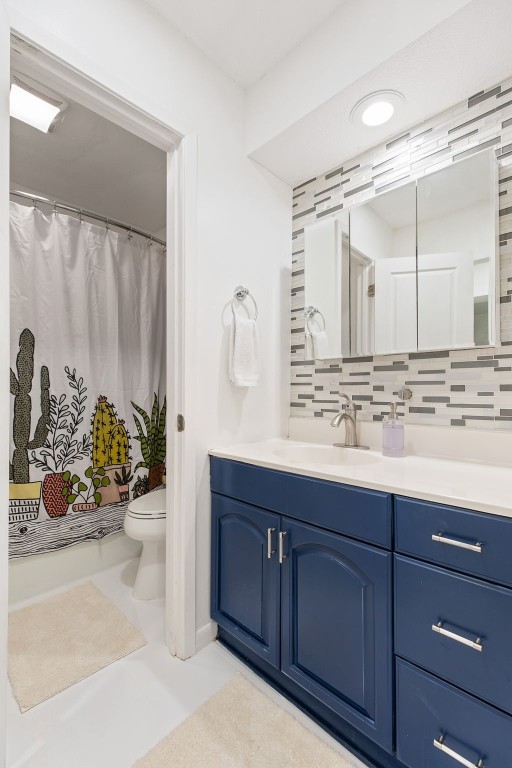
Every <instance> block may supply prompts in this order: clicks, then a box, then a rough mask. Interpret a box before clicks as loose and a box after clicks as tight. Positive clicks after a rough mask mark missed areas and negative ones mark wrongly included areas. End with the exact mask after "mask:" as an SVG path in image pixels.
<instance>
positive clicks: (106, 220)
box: [105, 219, 110, 231]
mask: <svg viewBox="0 0 512 768" xmlns="http://www.w3.org/2000/svg"><path fill="white" fill-rule="evenodd" d="M105 229H106V230H107V231H108V230H109V229H110V224H109V220H108V219H105Z"/></svg>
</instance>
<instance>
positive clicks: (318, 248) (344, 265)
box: [304, 211, 350, 360]
mask: <svg viewBox="0 0 512 768" xmlns="http://www.w3.org/2000/svg"><path fill="white" fill-rule="evenodd" d="M348 229H349V217H348V212H346V211H343V213H342V215H341V216H337V217H336V218H326V219H321V220H320V221H317V222H315V224H312V225H311V226H310V227H307V228H306V229H305V232H304V303H305V304H304V305H305V312H304V329H305V355H306V359H307V360H308V359H317V360H325V359H327V358H329V357H342V356H344V355H349V354H350V335H349V328H350V322H349V239H348Z"/></svg>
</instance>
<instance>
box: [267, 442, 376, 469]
mask: <svg viewBox="0 0 512 768" xmlns="http://www.w3.org/2000/svg"><path fill="white" fill-rule="evenodd" d="M274 454H275V455H276V456H278V457H279V458H280V459H283V461H291V462H297V463H300V464H303V463H305V464H328V465H330V466H333V465H337V466H345V467H347V466H351V467H357V466H363V465H367V464H376V463H377V462H378V461H380V456H376V455H375V454H374V453H368V452H367V451H364V450H363V451H362V450H356V449H354V448H337V447H335V446H334V445H315V444H310V445H307V444H306V445H287V446H286V447H284V448H276V449H275V450H274Z"/></svg>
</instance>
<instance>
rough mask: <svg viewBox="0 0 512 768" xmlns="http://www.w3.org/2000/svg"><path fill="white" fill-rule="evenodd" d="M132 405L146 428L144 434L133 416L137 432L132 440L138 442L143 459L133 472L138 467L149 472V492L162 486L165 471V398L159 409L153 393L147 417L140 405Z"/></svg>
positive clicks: (137, 419)
mask: <svg viewBox="0 0 512 768" xmlns="http://www.w3.org/2000/svg"><path fill="white" fill-rule="evenodd" d="M132 405H133V407H134V408H135V410H136V411H137V413H138V414H139V415H140V416H141V417H142V420H143V422H144V426H145V427H146V432H144V429H143V427H142V424H141V422H140V419H139V418H137V416H136V415H135V414H133V420H134V421H135V426H136V427H137V432H138V435H134V440H138V442H139V443H140V450H141V453H142V458H143V460H142V461H139V463H138V464H137V466H136V467H135V470H134V471H135V472H136V471H137V470H138V469H139V468H140V467H144V468H146V469H148V470H149V474H148V480H149V490H150V491H152V490H153V489H154V488H157V487H158V486H159V485H161V484H162V477H163V474H164V469H165V464H164V462H165V453H166V435H165V416H166V411H167V401H166V398H164V402H163V405H162V408H161V409H160V402H159V399H158V395H157V394H156V393H155V395H154V398H153V408H152V410H151V416H149V415H148V414H147V413H146V411H145V410H144V409H143V408H141V407H140V405H137V404H136V403H134V402H133V401H132Z"/></svg>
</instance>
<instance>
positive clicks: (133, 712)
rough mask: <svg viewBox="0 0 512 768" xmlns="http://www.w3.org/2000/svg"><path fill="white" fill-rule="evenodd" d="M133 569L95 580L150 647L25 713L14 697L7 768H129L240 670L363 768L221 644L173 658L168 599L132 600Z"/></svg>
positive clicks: (10, 705) (358, 766) (124, 566)
mask: <svg viewBox="0 0 512 768" xmlns="http://www.w3.org/2000/svg"><path fill="white" fill-rule="evenodd" d="M135 567H136V561H131V562H129V563H124V564H122V565H120V566H116V567H114V568H112V569H110V570H108V571H103V572H102V573H99V574H97V575H96V576H94V577H93V578H92V579H91V580H92V581H93V582H94V583H95V584H96V585H97V586H98V587H99V588H100V589H102V590H103V592H104V593H105V594H106V595H107V597H109V598H110V599H111V600H112V602H114V603H115V604H116V605H117V606H118V607H119V608H120V609H121V610H122V611H124V613H125V614H126V615H127V616H128V618H129V619H130V621H132V622H133V623H134V624H135V625H136V626H138V627H139V628H140V630H141V631H142V632H143V634H144V635H145V637H146V638H147V640H148V644H147V646H145V647H144V648H142V649H140V650H139V651H136V652H135V653H133V654H131V655H129V656H126V657H125V658H123V659H120V660H119V661H117V662H115V663H114V664H111V665H110V666H108V667H106V668H105V669H103V670H100V671H99V672H97V673H96V674H94V675H92V676H91V677H89V678H87V679H86V680H82V681H81V682H80V683H77V684H76V685H74V686H72V687H71V688H68V689H67V690H66V691H63V692H62V693H60V694H58V695H57V696H54V697H53V698H51V699H49V700H48V701H46V702H44V703H43V704H40V705H38V706H37V707H34V708H33V709H31V710H29V711H28V712H26V713H25V714H24V715H21V714H20V711H19V709H18V705H17V703H16V701H15V699H14V697H13V696H12V695H11V696H10V697H9V702H8V718H7V741H8V744H7V768H47V767H48V768H49V767H50V766H51V768H131V766H132V765H133V763H134V762H135V760H137V759H138V758H139V757H141V756H143V755H144V754H146V752H148V750H149V749H151V747H153V746H154V745H155V744H156V743H157V742H158V741H160V739H162V738H163V737H164V736H166V735H167V734H168V733H169V731H170V730H172V729H173V728H175V727H176V726H177V725H179V724H180V723H181V722H182V721H183V720H184V719H185V718H186V717H188V715H190V714H191V713H192V712H193V711H194V710H195V709H197V708H198V707H199V706H200V705H201V704H202V703H203V702H205V701H206V700H207V699H209V698H210V697H212V696H213V695H214V694H215V693H216V692H217V691H218V690H220V688H222V686H223V685H225V684H226V683H227V682H228V681H229V680H230V679H231V678H232V677H233V676H234V675H235V674H236V672H237V671H241V672H242V673H243V674H245V675H246V676H247V677H248V678H249V679H250V680H252V681H253V682H255V683H256V684H257V685H258V686H259V687H261V688H262V690H264V691H265V692H266V693H267V694H268V695H270V696H271V697H272V698H274V700H276V701H277V702H278V703H280V704H281V705H282V706H283V707H284V708H285V709H287V710H288V711H291V712H293V713H294V714H295V715H296V716H297V718H298V719H299V720H300V721H301V722H303V723H304V724H305V725H306V726H307V727H308V728H310V729H311V730H313V731H314V732H315V733H318V734H319V735H320V737H321V738H323V739H324V740H326V741H328V743H330V744H331V745H332V746H333V748H334V749H336V750H337V751H338V752H340V754H341V755H343V756H344V757H345V759H346V760H347V761H348V762H349V764H350V765H351V766H353V768H365V767H364V766H363V765H362V763H360V762H359V761H357V760H355V758H353V757H352V756H351V755H349V753H347V752H346V750H344V749H343V748H342V747H341V746H340V745H338V744H337V743H336V742H334V741H333V740H332V739H330V738H329V737H328V736H327V735H326V734H324V732H323V731H321V729H320V728H318V727H317V726H316V725H315V724H314V723H312V722H311V721H309V720H308V719H307V718H306V717H305V716H304V715H303V714H302V713H301V712H299V711H298V710H296V709H295V708H294V707H293V706H292V705H291V704H289V703H288V702H287V701H286V700H285V699H283V698H282V697H281V696H279V694H277V693H275V692H274V691H273V690H272V689H270V688H269V687H268V686H267V685H265V683H263V682H262V681H260V680H259V679H258V678H257V677H256V676H255V675H253V674H252V673H251V672H250V671H249V670H247V669H246V668H245V667H244V666H243V665H242V664H241V663H240V662H239V661H238V660H237V659H235V658H234V657H232V656H231V654H229V653H228V652H227V651H225V650H224V649H223V648H221V647H220V646H218V645H217V644H216V643H212V644H210V645H209V646H208V647H207V648H205V649H204V650H202V651H201V652H200V653H198V654H196V655H195V656H194V657H193V658H192V659H189V660H188V661H186V662H183V661H179V660H178V659H174V658H172V657H171V656H170V655H169V653H168V651H167V648H166V647H165V644H164V601H163V600H152V601H149V602H140V601H135V600H133V599H132V597H131V584H132V583H133V579H134V574H135ZM68 586H69V585H68ZM51 594H55V592H52V593H51ZM47 596H49V595H44V596H42V597H41V596H40V597H38V600H39V599H44V597H47ZM25 604H26V603H23V605H25ZM21 605H22V604H20V606H16V607H21ZM191 768H193V767H192V766H191Z"/></svg>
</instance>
